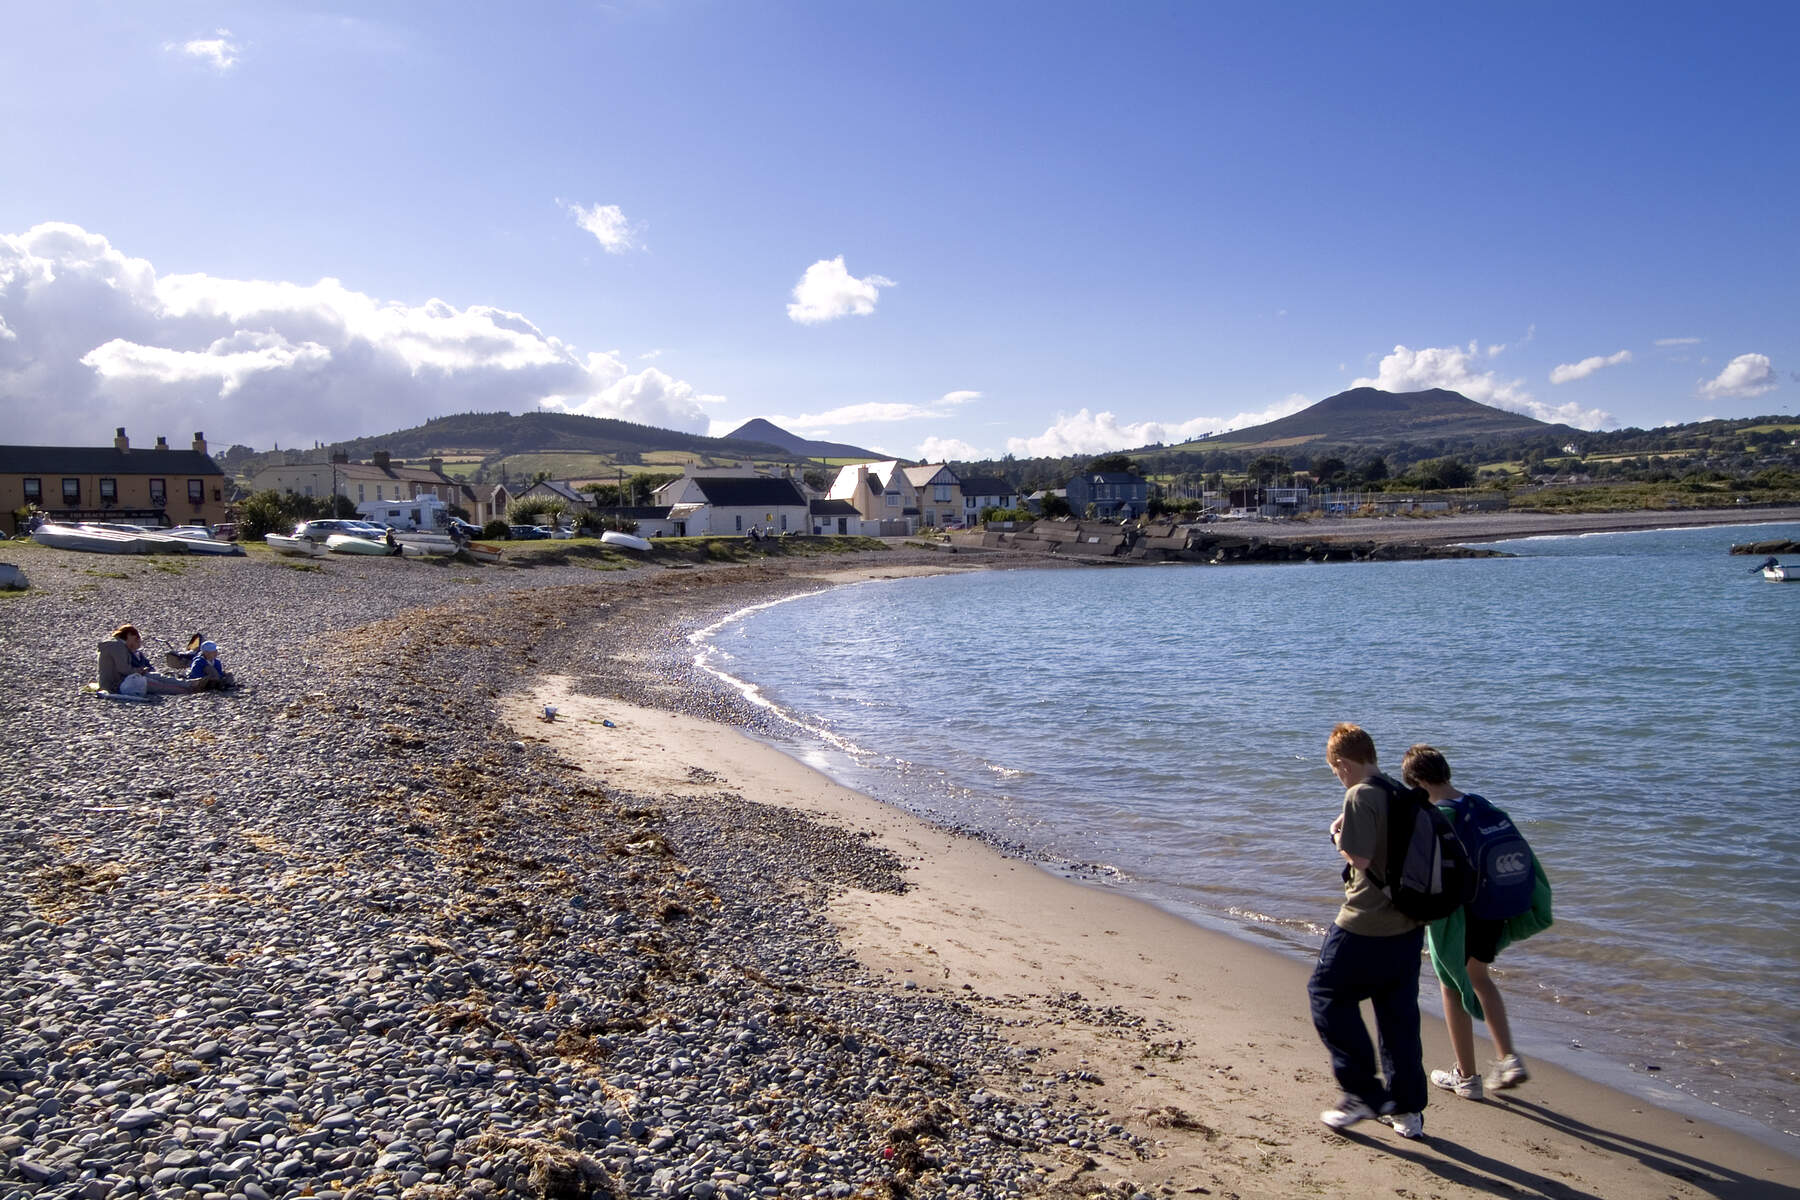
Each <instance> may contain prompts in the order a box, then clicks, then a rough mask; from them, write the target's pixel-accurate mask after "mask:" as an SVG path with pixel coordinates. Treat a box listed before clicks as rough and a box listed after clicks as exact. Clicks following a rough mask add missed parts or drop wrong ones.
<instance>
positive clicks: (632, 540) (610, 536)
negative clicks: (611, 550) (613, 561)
mask: <svg viewBox="0 0 1800 1200" xmlns="http://www.w3.org/2000/svg"><path fill="white" fill-rule="evenodd" d="M600 540H601V541H602V542H604V543H605V544H606V545H608V546H618V547H620V548H622V549H625V550H648V549H650V542H649V541H648V539H645V538H641V537H638V536H637V535H636V534H632V533H620V532H619V531H618V530H617V529H608V530H607V531H606V532H605V533H603V534H601V535H600Z"/></svg>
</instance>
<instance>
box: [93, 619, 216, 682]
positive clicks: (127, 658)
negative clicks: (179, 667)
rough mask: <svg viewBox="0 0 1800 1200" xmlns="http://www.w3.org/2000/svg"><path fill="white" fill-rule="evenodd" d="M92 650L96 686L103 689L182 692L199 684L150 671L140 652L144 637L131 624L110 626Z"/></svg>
mask: <svg viewBox="0 0 1800 1200" xmlns="http://www.w3.org/2000/svg"><path fill="white" fill-rule="evenodd" d="M96 654H97V657H98V660H99V670H100V690H101V691H103V692H116V693H119V694H121V695H125V696H142V695H146V694H148V693H161V694H165V695H174V696H185V695H187V694H189V693H190V692H195V691H198V690H199V689H200V687H201V686H202V685H201V684H198V683H189V682H188V681H187V680H185V679H170V678H169V677H168V676H167V675H157V674H155V673H154V672H152V671H151V669H150V656H149V655H147V654H145V653H144V639H143V638H142V637H140V636H139V635H138V631H137V626H135V625H121V626H119V627H118V628H117V629H115V630H113V631H112V633H111V635H110V636H108V638H107V639H106V640H105V641H103V642H101V643H100V646H99V649H98V650H97V652H96Z"/></svg>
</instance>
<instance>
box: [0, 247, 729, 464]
mask: <svg viewBox="0 0 1800 1200" xmlns="http://www.w3.org/2000/svg"><path fill="white" fill-rule="evenodd" d="M0 327H4V328H6V329H8V330H10V331H11V333H12V335H13V336H12V337H10V338H0V407H4V408H5V409H6V410H7V412H8V418H9V426H8V434H9V436H10V437H11V438H12V439H13V440H16V441H21V442H49V443H65V444H73V445H96V444H100V443H102V442H104V441H105V440H106V437H105V436H104V435H109V434H110V432H111V429H112V427H114V426H116V425H124V426H127V427H128V428H131V429H133V430H135V431H137V432H138V433H139V434H140V435H141V436H146V437H148V436H154V435H156V434H166V435H170V436H173V437H176V438H180V437H182V436H184V435H185V434H186V433H187V432H189V431H192V430H196V429H201V430H206V431H207V432H208V434H209V437H210V440H211V441H212V442H213V443H214V444H215V445H226V444H229V443H231V442H243V443H246V444H249V445H254V446H260V447H267V446H269V445H271V444H273V443H275V442H280V443H281V444H282V445H293V444H308V443H310V442H312V441H314V440H315V439H318V440H324V441H332V440H337V439H341V438H349V437H358V436H363V435H367V434H373V433H385V432H388V431H391V430H395V429H404V428H406V427H407V426H409V425H416V424H419V423H421V422H423V421H426V420H429V419H430V418H432V417H435V416H439V415H442V414H444V413H452V412H467V411H470V410H485V411H490V412H491V411H496V410H506V411H512V412H518V411H524V410H529V409H532V408H535V407H538V406H540V405H542V406H545V407H551V408H557V409H561V410H564V411H569V412H581V413H587V414H590V415H594V416H609V417H620V418H622V419H625V420H631V421H639V422H644V423H647V424H653V425H661V426H665V427H668V428H674V429H681V430H685V431H691V432H699V431H701V430H704V429H706V428H707V426H708V414H707V412H706V407H705V406H706V405H708V404H710V403H715V402H716V401H717V397H712V396H707V395H703V394H701V393H699V392H698V391H697V390H696V389H695V388H694V387H693V385H691V384H689V383H686V382H683V381H681V380H677V379H673V378H671V377H669V376H668V375H666V374H664V373H663V372H661V371H657V370H655V369H643V370H641V371H639V372H637V373H633V372H632V371H631V370H630V369H629V368H628V367H627V366H626V364H625V363H624V362H623V361H622V360H621V359H620V358H619V356H618V355H616V354H587V355H583V354H582V353H581V352H579V351H578V350H577V349H576V348H575V347H573V346H571V345H568V344H567V343H565V342H563V341H561V340H560V339H558V338H556V337H554V336H552V335H550V334H547V333H545V332H544V331H542V330H540V329H539V328H538V327H537V326H535V325H534V324H532V322H531V321H529V320H527V319H526V318H525V317H524V316H522V315H520V314H518V313H514V312H508V311H506V310H504V309H499V308H493V307H487V306H480V305H477V306H471V307H469V308H461V309H459V308H457V307H455V306H454V305H451V304H449V303H446V302H445V301H443V300H430V301H428V302H426V303H424V304H420V305H408V304H402V303H399V302H390V301H383V300H380V299H378V298H376V297H373V296H368V295H365V294H363V293H361V292H357V291H353V290H351V289H350V288H347V287H345V286H344V285H343V284H342V283H340V282H339V281H338V280H335V279H322V280H320V281H318V282H317V283H313V284H294V283H285V282H276V281H268V280H255V279H220V278H216V277H213V276H209V275H201V274H175V275H162V276H159V275H158V274H157V272H156V270H155V268H154V267H152V266H151V265H150V263H148V262H146V261H145V260H143V259H141V258H132V257H129V256H127V255H125V254H123V253H121V252H120V251H119V250H117V249H115V248H114V247H113V246H112V245H111V243H109V242H108V241H107V239H106V238H104V237H102V236H101V235H99V234H93V233H89V232H87V231H86V230H84V229H82V228H80V227H79V226H75V225H68V224H60V223H50V224H43V225H38V226H35V227H33V228H31V229H29V230H27V231H26V232H24V233H21V234H16V235H0Z"/></svg>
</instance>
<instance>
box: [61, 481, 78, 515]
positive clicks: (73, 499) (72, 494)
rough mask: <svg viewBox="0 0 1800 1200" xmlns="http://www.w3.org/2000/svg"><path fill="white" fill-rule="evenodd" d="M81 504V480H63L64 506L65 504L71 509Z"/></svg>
mask: <svg viewBox="0 0 1800 1200" xmlns="http://www.w3.org/2000/svg"><path fill="white" fill-rule="evenodd" d="M80 503H81V480H79V479H65V480H63V504H65V505H66V506H68V507H69V508H74V507H75V506H76V505H77V504H80Z"/></svg>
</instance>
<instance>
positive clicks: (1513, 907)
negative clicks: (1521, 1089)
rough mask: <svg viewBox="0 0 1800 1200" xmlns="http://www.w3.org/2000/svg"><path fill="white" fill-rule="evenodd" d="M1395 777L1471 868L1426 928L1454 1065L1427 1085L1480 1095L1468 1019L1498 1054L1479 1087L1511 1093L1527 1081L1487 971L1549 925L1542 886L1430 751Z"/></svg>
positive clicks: (1487, 811)
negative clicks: (1471, 881)
mask: <svg viewBox="0 0 1800 1200" xmlns="http://www.w3.org/2000/svg"><path fill="white" fill-rule="evenodd" d="M1400 774H1401V778H1403V779H1404V780H1405V781H1406V782H1407V784H1409V785H1410V786H1413V787H1418V788H1423V789H1424V790H1425V792H1426V794H1427V795H1429V796H1430V797H1431V800H1432V802H1433V803H1434V804H1436V805H1437V806H1438V807H1439V809H1440V810H1441V811H1442V812H1443V813H1444V815H1445V816H1447V817H1449V818H1450V822H1451V826H1452V828H1454V829H1455V830H1456V832H1457V836H1458V837H1459V838H1460V839H1461V841H1462V843H1463V845H1464V847H1465V848H1466V849H1467V850H1468V853H1469V857H1470V858H1471V859H1472V860H1474V862H1475V865H1476V868H1477V876H1478V878H1477V884H1476V889H1475V895H1474V896H1473V898H1472V899H1471V900H1470V902H1469V903H1468V905H1467V906H1465V907H1464V908H1463V909H1461V910H1460V911H1458V912H1455V913H1452V914H1450V915H1449V916H1447V917H1445V918H1444V919H1443V920H1441V921H1436V922H1433V923H1432V924H1431V925H1430V926H1428V928H1427V930H1426V937H1427V939H1428V941H1429V943H1430V946H1431V961H1432V966H1433V968H1434V969H1435V970H1436V972H1437V976H1438V986H1439V987H1440V988H1441V989H1442V991H1443V997H1444V1023H1445V1025H1447V1026H1448V1027H1449V1031H1450V1046H1451V1048H1452V1049H1453V1050H1454V1051H1455V1053H1456V1064H1455V1066H1454V1067H1452V1068H1451V1069H1450V1070H1448V1071H1442V1070H1438V1071H1433V1072H1432V1073H1431V1082H1432V1084H1433V1085H1434V1086H1436V1087H1440V1088H1443V1089H1444V1090H1445V1091H1448V1092H1455V1093H1456V1094H1457V1095H1458V1096H1461V1097H1463V1098H1464V1099H1466V1100H1479V1099H1481V1097H1482V1094H1483V1090H1484V1081H1483V1079H1482V1076H1481V1075H1480V1074H1479V1073H1478V1072H1477V1070H1476V1062H1475V1027H1474V1021H1473V1018H1476V1017H1480V1018H1483V1019H1484V1020H1486V1021H1487V1026H1488V1032H1489V1033H1490V1034H1492V1035H1493V1039H1494V1053H1495V1054H1496V1055H1497V1056H1498V1058H1497V1060H1496V1061H1495V1063H1494V1065H1493V1067H1492V1068H1491V1069H1490V1070H1489V1072H1488V1074H1487V1078H1486V1081H1485V1087H1491V1088H1495V1089H1499V1088H1510V1087H1517V1086H1518V1085H1519V1084H1521V1083H1524V1082H1525V1081H1526V1080H1527V1079H1530V1078H1531V1073H1530V1071H1529V1070H1527V1069H1526V1066H1525V1062H1524V1060H1523V1059H1521V1058H1520V1057H1519V1055H1518V1052H1517V1051H1516V1050H1515V1049H1514V1047H1513V1041H1512V1027H1511V1026H1510V1025H1509V1024H1508V1023H1507V1019H1506V1002H1505V1001H1504V1000H1502V999H1501V996H1500V989H1499V988H1498V987H1496V986H1495V985H1494V979H1493V976H1492V975H1490V974H1489V973H1488V968H1489V967H1490V966H1491V965H1493V962H1494V959H1495V958H1497V957H1498V956H1499V953H1500V951H1501V949H1503V948H1504V947H1505V946H1506V945H1507V944H1508V943H1509V942H1512V941H1515V940H1517V939H1520V938H1525V937H1530V936H1531V935H1532V934H1533V933H1537V932H1539V931H1541V930H1543V929H1547V928H1549V926H1550V923H1551V914H1550V883H1549V880H1548V879H1547V878H1545V876H1544V873H1543V868H1542V867H1540V866H1539V865H1538V863H1537V858H1536V856H1535V855H1533V854H1532V852H1531V847H1530V846H1528V845H1527V844H1526V842H1525V838H1524V836H1523V835H1521V834H1520V833H1519V831H1518V829H1517V828H1515V827H1514V825H1513V823H1512V820H1511V819H1510V818H1509V817H1507V815H1506V814H1505V813H1504V812H1502V811H1501V810H1500V809H1498V808H1495V807H1494V806H1493V805H1491V804H1489V803H1488V802H1487V801H1486V800H1485V799H1483V798H1482V797H1480V796H1477V795H1475V794H1474V793H1472V792H1471V793H1464V792H1461V791H1459V790H1457V789H1456V788H1455V787H1453V786H1451V783H1450V764H1449V762H1448V761H1447V760H1446V759H1445V758H1444V756H1443V754H1442V753H1440V752H1439V751H1438V750H1437V749H1435V748H1433V747H1431V746H1427V745H1424V744H1420V745H1417V746H1414V747H1412V748H1411V749H1410V750H1408V751H1407V752H1406V757H1405V758H1404V759H1402V760H1401V763H1400Z"/></svg>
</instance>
